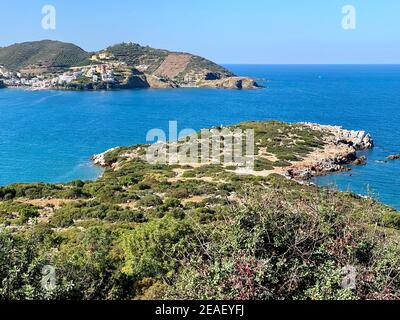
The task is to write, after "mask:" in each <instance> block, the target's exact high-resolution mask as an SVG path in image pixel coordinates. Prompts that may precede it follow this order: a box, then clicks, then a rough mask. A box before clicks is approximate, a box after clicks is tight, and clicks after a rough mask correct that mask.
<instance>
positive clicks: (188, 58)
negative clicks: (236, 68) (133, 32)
mask: <svg viewBox="0 0 400 320" xmlns="http://www.w3.org/2000/svg"><path fill="white" fill-rule="evenodd" d="M106 51H107V52H109V53H112V54H113V55H114V56H115V57H116V58H117V59H118V60H120V61H122V62H125V63H126V64H128V65H130V66H137V65H146V66H147V67H148V69H147V73H154V72H156V71H157V69H159V68H160V66H162V64H163V63H165V61H166V59H167V58H168V57H171V56H172V57H174V58H175V59H171V60H170V66H171V68H175V69H176V68H177V67H180V68H181V69H182V70H181V72H180V73H183V74H185V73H187V72H190V71H196V72H203V71H204V70H207V71H208V72H210V73H215V74H220V75H221V76H223V77H230V76H233V73H232V72H230V71H229V70H227V69H225V68H223V67H222V66H220V65H218V64H216V63H214V62H212V61H210V60H207V59H205V58H202V57H199V56H196V55H193V54H190V53H184V52H173V51H168V50H163V49H154V48H151V47H148V46H146V47H144V46H141V45H139V44H136V43H121V44H117V45H114V46H111V47H109V48H107V49H106ZM179 60H184V61H182V63H180V61H179ZM166 69H168V66H166ZM165 71H167V72H168V70H165Z"/></svg>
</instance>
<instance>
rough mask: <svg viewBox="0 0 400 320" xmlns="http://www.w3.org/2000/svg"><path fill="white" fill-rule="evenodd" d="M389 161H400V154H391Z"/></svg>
mask: <svg viewBox="0 0 400 320" xmlns="http://www.w3.org/2000/svg"><path fill="white" fill-rule="evenodd" d="M388 159H389V160H399V159H400V153H397V154H391V155H390V156H388Z"/></svg>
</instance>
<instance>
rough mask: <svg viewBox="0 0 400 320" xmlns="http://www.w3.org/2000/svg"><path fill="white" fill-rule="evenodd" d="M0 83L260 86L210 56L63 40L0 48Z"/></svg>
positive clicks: (66, 87)
mask: <svg viewBox="0 0 400 320" xmlns="http://www.w3.org/2000/svg"><path fill="white" fill-rule="evenodd" d="M0 81H4V83H5V85H7V86H9V87H29V88H32V89H35V90H41V89H42V90H43V89H60V90H112V89H132V88H185V87H189V88H200V87H207V88H225V89H254V88H259V87H260V86H259V85H258V84H257V82H256V81H255V80H253V79H251V78H248V77H240V76H236V75H235V74H233V73H232V72H231V71H229V70H227V69H225V68H224V67H222V66H220V65H218V64H216V63H214V62H212V61H210V60H207V59H205V58H202V57H199V56H196V55H192V54H190V53H184V52H171V51H168V50H162V49H154V48H151V47H148V46H146V47H144V46H141V45H139V44H134V43H121V44H117V45H114V46H111V47H108V48H106V49H104V50H101V51H99V52H86V51H84V50H83V49H81V48H80V47H78V46H76V45H74V44H70V43H63V42H59V41H50V40H44V41H36V42H25V43H20V44H14V45H12V46H9V47H5V48H0Z"/></svg>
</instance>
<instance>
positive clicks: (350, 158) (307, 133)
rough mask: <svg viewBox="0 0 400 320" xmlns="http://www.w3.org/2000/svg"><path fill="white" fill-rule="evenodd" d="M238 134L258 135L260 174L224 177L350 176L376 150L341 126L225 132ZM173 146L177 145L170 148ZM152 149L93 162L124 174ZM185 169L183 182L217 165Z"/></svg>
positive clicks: (267, 126)
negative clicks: (366, 154) (365, 152)
mask: <svg viewBox="0 0 400 320" xmlns="http://www.w3.org/2000/svg"><path fill="white" fill-rule="evenodd" d="M238 128H239V129H241V130H243V132H244V131H245V130H247V129H252V130H254V134H255V137H256V141H255V144H256V148H255V154H254V168H244V167H237V168H235V167H234V166H232V164H230V163H228V164H225V165H221V167H220V171H221V172H226V173H234V174H238V175H253V176H258V177H267V176H269V175H271V174H279V175H282V176H285V177H287V178H289V179H294V180H298V181H306V180H309V179H310V178H312V177H314V176H320V175H325V174H328V173H332V172H338V171H345V170H350V169H349V168H348V167H347V165H351V164H353V165H361V164H364V163H365V161H366V158H365V157H364V156H361V157H359V156H358V154H357V152H358V151H360V150H367V149H371V148H372V147H373V145H374V142H373V139H372V137H371V136H370V135H369V134H367V133H366V132H365V131H355V130H346V129H344V128H342V127H339V126H328V125H320V124H315V123H295V124H289V123H283V122H277V121H270V122H246V123H242V124H239V125H236V126H231V127H227V128H225V129H228V130H230V131H233V130H235V129H238ZM223 129H224V128H223V127H218V128H214V129H213V130H214V132H215V133H216V134H218V133H219V132H221V131H222V130H223ZM244 139H245V138H244V137H243V140H244ZM190 143H191V144H192V143H194V144H198V146H199V147H200V146H201V145H202V143H204V141H202V139H201V138H197V137H194V140H193V139H192V140H191V142H190ZM171 144H176V143H174V142H172V143H169V145H171ZM177 144H178V148H185V147H186V148H188V144H189V142H186V140H183V141H180V142H178V143H177ZM148 148H149V146H148V145H147V146H146V145H140V146H133V147H122V148H121V147H117V148H113V149H110V150H108V151H106V152H104V153H102V154H99V155H95V156H93V158H92V160H93V161H94V163H95V164H97V165H100V166H103V167H110V168H112V169H113V170H118V168H120V167H122V166H123V165H124V164H125V163H126V162H129V161H132V160H134V159H141V160H145V159H146V156H145V155H146V151H147V149H148ZM167 148H168V146H167ZM221 157H223V155H222V154H221ZM185 164H186V165H187V167H186V168H185V169H179V170H178V171H179V172H178V173H179V176H180V177H182V176H184V175H185V174H188V172H191V171H192V170H199V167H202V166H203V167H207V166H209V165H212V159H211V157H210V159H209V162H208V163H206V164H202V165H200V164H198V163H196V164H190V163H185ZM191 166H193V167H192V168H191Z"/></svg>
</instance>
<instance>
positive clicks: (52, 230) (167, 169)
mask: <svg viewBox="0 0 400 320" xmlns="http://www.w3.org/2000/svg"><path fill="white" fill-rule="evenodd" d="M240 126H242V127H243V128H251V127H254V126H259V124H256V123H245V124H242V125H240ZM257 132H258V133H257V135H256V136H257V141H259V145H258V147H259V150H257V152H258V151H260V150H261V151H262V150H263V148H264V147H265V146H268V147H272V148H275V149H274V150H275V151H276V153H277V154H278V157H277V159H276V160H274V161H272V160H271V161H272V163H274V165H276V163H277V162H282V161H288V160H290V159H293V158H297V157H302V156H304V155H306V154H307V153H308V152H310V151H311V150H312V149H313V148H318V147H321V141H322V140H321V137H320V136H318V134H317V133H315V134H314V133H313V132H312V131H306V130H303V129H302V128H301V127H297V126H290V125H285V124H282V123H272V125H271V126H268V128H266V127H265V126H261V127H260V128H258V130H257ZM288 137H290V139H289V138H288ZM293 141H297V142H296V143H293ZM137 148H138V147H133V148H121V149H116V150H114V151H113V152H111V153H110V154H108V155H107V157H106V162H107V163H108V164H109V165H112V164H114V165H115V164H118V168H117V169H116V170H112V169H111V168H110V167H109V168H107V169H106V170H105V173H104V175H103V177H101V178H99V179H98V180H96V181H80V180H78V181H73V182H71V183H68V184H58V185H54V184H14V185H10V186H7V187H1V188H0V229H1V232H0V280H1V281H0V298H1V299H74V300H80V299H87V300H91V299H263V300H264V299H266V300H267V299H296V300H298V299H312V300H318V299H399V298H400V296H399V292H400V255H399V252H400V233H399V230H400V215H399V214H398V212H397V211H395V210H393V209H391V208H389V207H386V206H384V205H381V204H379V203H377V202H376V201H374V200H373V199H369V198H362V197H359V196H356V195H354V194H351V193H341V192H338V191H336V190H331V189H322V188H317V187H314V186H307V185H301V184H298V183H297V182H294V181H290V180H287V179H286V178H284V177H282V176H279V175H270V176H268V177H256V176H251V175H248V176H240V175H237V174H235V173H233V172H232V171H231V170H229V169H230V168H223V167H221V166H217V165H210V166H205V167H200V168H192V167H189V166H178V165H176V166H166V165H151V164H149V163H147V162H145V161H143V160H141V159H139V158H135V159H127V158H125V157H124V154H125V153H126V152H128V151H130V150H133V149H135V150H136V149H137ZM141 148H143V146H142V147H141ZM139 149H140V147H139ZM283 164H284V163H283ZM261 165H262V166H264V165H267V164H261ZM48 265H50V266H53V267H54V268H55V272H56V273H55V275H56V280H57V285H56V286H55V287H50V288H49V287H46V286H43V281H42V280H43V274H42V271H43V268H44V267H45V266H48ZM349 269H351V270H353V271H354V273H355V279H353V280H355V282H354V283H353V284H354V286H348V285H346V284H348V283H347V282H346V279H347V278H346V270H349Z"/></svg>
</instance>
